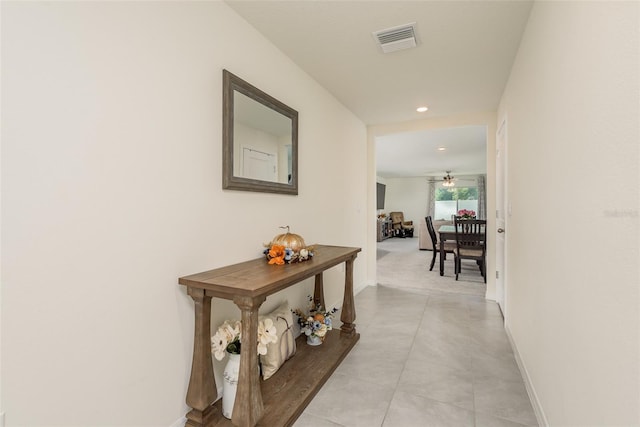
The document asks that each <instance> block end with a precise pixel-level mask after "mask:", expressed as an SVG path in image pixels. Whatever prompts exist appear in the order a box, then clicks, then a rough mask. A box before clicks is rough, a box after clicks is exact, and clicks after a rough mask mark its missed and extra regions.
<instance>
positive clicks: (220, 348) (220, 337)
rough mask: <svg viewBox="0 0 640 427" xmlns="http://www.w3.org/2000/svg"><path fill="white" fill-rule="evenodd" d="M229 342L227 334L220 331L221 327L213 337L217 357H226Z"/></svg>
mask: <svg viewBox="0 0 640 427" xmlns="http://www.w3.org/2000/svg"><path fill="white" fill-rule="evenodd" d="M227 344H229V342H228V341H227V338H226V335H225V334H224V333H220V329H218V332H216V334H215V335H214V336H212V337H211V348H212V350H213V355H214V356H215V357H216V359H218V360H222V359H223V358H224V354H225V351H226V350H227Z"/></svg>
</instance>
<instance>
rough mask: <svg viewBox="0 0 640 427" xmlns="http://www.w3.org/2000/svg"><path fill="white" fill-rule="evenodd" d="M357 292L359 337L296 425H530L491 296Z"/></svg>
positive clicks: (526, 404) (525, 400) (372, 289)
mask: <svg viewBox="0 0 640 427" xmlns="http://www.w3.org/2000/svg"><path fill="white" fill-rule="evenodd" d="M355 299H356V310H357V318H356V326H357V330H358V332H360V341H359V342H358V344H357V345H356V346H355V347H354V349H353V350H352V351H351V353H349V355H348V356H347V357H346V358H345V360H344V361H343V363H342V364H341V365H340V366H339V367H338V369H337V370H336V371H335V373H334V374H333V375H332V376H331V378H329V380H328V381H327V383H326V384H325V385H324V387H323V388H322V389H321V390H320V392H319V393H318V394H317V395H316V397H315V398H314V399H313V400H312V402H311V403H310V404H309V406H308V407H307V408H306V410H305V411H304V412H303V414H302V415H301V416H300V418H299V419H298V420H297V421H296V423H295V427H324V426H333V427H339V426H343V427H356V426H366V427H375V426H384V427H413V426H416V427H417V426H455V427H465V426H469V427H474V426H475V427H489V426H491V427H521V426H537V422H536V418H535V415H534V412H533V409H532V406H531V403H530V401H529V397H528V395H527V392H526V389H525V386H524V382H523V380H522V377H521V374H520V371H519V370H518V366H517V364H516V362H515V358H514V355H513V352H512V349H511V346H510V344H509V341H508V338H507V336H506V333H505V331H504V328H503V325H502V316H501V314H500V311H499V309H498V307H497V305H496V304H495V303H494V302H491V301H486V300H484V298H482V297H479V296H475V295H464V294H449V293H433V294H427V295H424V294H422V295H421V294H419V293H414V292H411V291H407V290H403V289H398V288H391V287H386V286H382V285H378V286H375V287H368V288H366V289H364V290H363V291H361V292H360V293H359V294H357V295H356V298H355Z"/></svg>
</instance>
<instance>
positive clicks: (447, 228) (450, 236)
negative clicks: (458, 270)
mask: <svg viewBox="0 0 640 427" xmlns="http://www.w3.org/2000/svg"><path fill="white" fill-rule="evenodd" d="M437 231H438V242H439V245H440V275H441V276H444V256H445V252H444V242H446V241H447V240H451V241H454V242H455V241H456V227H455V225H451V224H444V225H441V226H440V227H438V230H437Z"/></svg>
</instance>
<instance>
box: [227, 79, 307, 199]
mask: <svg viewBox="0 0 640 427" xmlns="http://www.w3.org/2000/svg"><path fill="white" fill-rule="evenodd" d="M222 75H223V97H222V98H223V99H222V101H223V105H222V114H223V117H222V122H223V124H222V188H223V189H227V190H241V191H258V192H266V193H281V194H294V195H295V194H298V112H297V111H296V110H294V109H292V108H291V107H289V106H287V105H285V104H283V103H282V102H280V101H278V100H277V99H275V98H274V97H272V96H270V95H268V94H266V93H265V92H263V91H261V90H260V89H258V88H256V87H255V86H253V85H251V84H250V83H247V82H246V81H244V80H242V79H241V78H240V77H238V76H236V75H234V74H232V73H230V72H229V71H227V70H222ZM236 93H241V94H243V95H245V96H247V97H248V98H250V99H252V100H254V101H256V102H258V103H260V104H262V105H263V106H265V107H267V108H269V109H271V110H273V111H276V112H278V113H280V114H282V115H283V116H285V117H288V118H289V119H290V120H291V179H290V182H289V183H283V182H275V181H273V182H272V181H260V180H257V179H250V178H245V177H242V176H238V175H236V174H234V170H233V165H234V158H233V157H234V99H235V94H236Z"/></svg>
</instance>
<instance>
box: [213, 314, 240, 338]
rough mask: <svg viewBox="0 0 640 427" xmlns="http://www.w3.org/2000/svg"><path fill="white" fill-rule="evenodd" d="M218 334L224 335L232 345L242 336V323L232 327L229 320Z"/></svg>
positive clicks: (219, 329) (236, 323)
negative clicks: (232, 342)
mask: <svg viewBox="0 0 640 427" xmlns="http://www.w3.org/2000/svg"><path fill="white" fill-rule="evenodd" d="M218 333H221V334H223V335H224V336H225V338H226V339H227V342H228V343H230V342H231V341H233V340H234V339H236V337H237V336H239V335H240V322H235V323H234V324H233V325H232V324H231V323H230V322H229V321H228V320H225V322H224V323H223V324H222V326H220V328H218Z"/></svg>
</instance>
